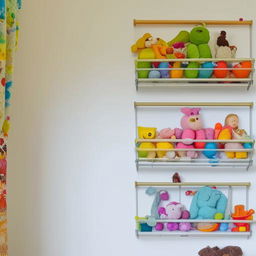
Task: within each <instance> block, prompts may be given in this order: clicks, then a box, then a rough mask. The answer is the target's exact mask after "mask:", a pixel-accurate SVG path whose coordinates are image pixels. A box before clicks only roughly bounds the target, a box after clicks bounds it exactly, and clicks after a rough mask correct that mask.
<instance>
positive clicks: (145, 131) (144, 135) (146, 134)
mask: <svg viewBox="0 0 256 256" xmlns="http://www.w3.org/2000/svg"><path fill="white" fill-rule="evenodd" d="M138 136H139V139H155V138H156V128H154V127H141V126H139V127H138ZM139 148H140V149H152V148H155V144H154V143H151V142H142V143H140V144H139ZM138 156H139V157H140V158H155V157H156V152H155V151H150V152H149V151H139V152H138Z"/></svg>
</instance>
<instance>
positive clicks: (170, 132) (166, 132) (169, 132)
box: [156, 128, 176, 159]
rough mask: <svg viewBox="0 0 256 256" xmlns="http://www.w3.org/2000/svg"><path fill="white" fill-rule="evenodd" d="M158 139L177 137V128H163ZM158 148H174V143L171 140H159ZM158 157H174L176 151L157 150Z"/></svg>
mask: <svg viewBox="0 0 256 256" xmlns="http://www.w3.org/2000/svg"><path fill="white" fill-rule="evenodd" d="M157 138H158V139H176V136H175V130H174V129H170V128H165V129H162V130H161V131H160V132H159V133H158V136H157ZM156 148H160V149H173V148H174V144H173V143H170V142H157V143H156ZM157 157H158V158H168V159H173V158H175V152H174V151H169V152H166V151H157Z"/></svg>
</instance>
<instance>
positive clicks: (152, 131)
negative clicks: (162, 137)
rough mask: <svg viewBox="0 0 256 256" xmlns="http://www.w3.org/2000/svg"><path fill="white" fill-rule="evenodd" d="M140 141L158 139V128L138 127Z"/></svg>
mask: <svg viewBox="0 0 256 256" xmlns="http://www.w3.org/2000/svg"><path fill="white" fill-rule="evenodd" d="M138 134H139V138H140V139H154V138H155V137H156V128H153V127H138Z"/></svg>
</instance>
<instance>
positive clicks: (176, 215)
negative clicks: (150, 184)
mask: <svg viewBox="0 0 256 256" xmlns="http://www.w3.org/2000/svg"><path fill="white" fill-rule="evenodd" d="M182 209H183V206H182V205H181V204H179V203H176V202H172V203H169V204H168V205H167V206H166V214H167V216H168V218H169V219H175V220H176V219H180V218H181V215H182Z"/></svg>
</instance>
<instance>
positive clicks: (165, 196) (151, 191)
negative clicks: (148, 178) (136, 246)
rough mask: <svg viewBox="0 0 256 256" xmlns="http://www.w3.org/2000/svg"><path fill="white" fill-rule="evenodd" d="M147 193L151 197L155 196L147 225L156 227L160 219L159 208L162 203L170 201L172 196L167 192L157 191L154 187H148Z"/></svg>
mask: <svg viewBox="0 0 256 256" xmlns="http://www.w3.org/2000/svg"><path fill="white" fill-rule="evenodd" d="M145 193H146V194H147V195H149V196H153V195H154V200H153V203H152V205H151V210H150V216H147V225H148V226H150V227H154V226H155V225H156V220H157V219H159V216H160V215H159V213H158V208H159V207H160V204H161V202H162V201H166V200H169V198H170V196H169V193H168V191H166V190H157V189H156V188H154V187H148V188H147V189H146V191H145Z"/></svg>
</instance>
